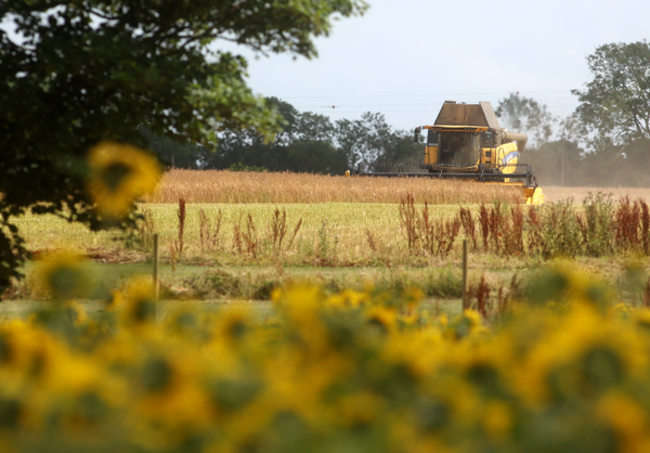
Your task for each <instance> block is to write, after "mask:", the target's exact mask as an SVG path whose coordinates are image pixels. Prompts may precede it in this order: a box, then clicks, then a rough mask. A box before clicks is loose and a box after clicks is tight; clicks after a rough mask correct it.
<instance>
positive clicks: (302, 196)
mask: <svg viewBox="0 0 650 453" xmlns="http://www.w3.org/2000/svg"><path fill="white" fill-rule="evenodd" d="M408 193H410V194H412V195H413V197H414V199H415V202H416V203H424V201H427V202H428V203H429V204H466V203H492V202H494V201H495V200H499V201H501V202H504V203H511V204H516V203H522V202H523V201H524V198H523V195H522V191H521V189H520V188H519V187H517V186H504V185H500V184H481V183H476V182H468V181H456V180H438V179H432V178H361V177H354V176H353V177H348V178H346V177H344V176H328V175H314V174H306V173H255V172H231V171H218V170H171V171H169V172H167V173H166V174H165V175H164V177H163V179H162V182H161V184H160V186H159V187H158V190H157V191H156V193H155V194H153V195H151V196H149V197H147V198H145V201H146V202H149V203H176V202H178V199H179V198H181V197H182V198H184V199H185V200H186V201H187V202H188V203H341V202H343V203H396V204H397V203H399V202H400V199H401V198H402V197H404V196H406V194H408Z"/></svg>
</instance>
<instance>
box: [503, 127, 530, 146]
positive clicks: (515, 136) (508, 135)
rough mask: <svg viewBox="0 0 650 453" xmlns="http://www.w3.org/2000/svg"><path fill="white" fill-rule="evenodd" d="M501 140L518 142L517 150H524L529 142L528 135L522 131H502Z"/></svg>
mask: <svg viewBox="0 0 650 453" xmlns="http://www.w3.org/2000/svg"><path fill="white" fill-rule="evenodd" d="M501 142H503V143H505V142H517V150H518V151H523V150H524V148H525V147H526V143H528V136H527V135H526V134H522V133H520V132H508V131H506V130H502V131H501Z"/></svg>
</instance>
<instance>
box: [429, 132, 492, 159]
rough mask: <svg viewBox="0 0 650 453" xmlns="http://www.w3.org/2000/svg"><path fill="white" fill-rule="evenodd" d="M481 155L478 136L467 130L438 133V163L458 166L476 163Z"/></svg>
mask: <svg viewBox="0 0 650 453" xmlns="http://www.w3.org/2000/svg"><path fill="white" fill-rule="evenodd" d="M480 156H481V151H480V137H479V135H478V134H473V133H468V132H445V133H441V134H440V141H439V144H438V163H439V164H448V165H453V166H458V167H472V166H474V165H477V163H478V160H479V158H480Z"/></svg>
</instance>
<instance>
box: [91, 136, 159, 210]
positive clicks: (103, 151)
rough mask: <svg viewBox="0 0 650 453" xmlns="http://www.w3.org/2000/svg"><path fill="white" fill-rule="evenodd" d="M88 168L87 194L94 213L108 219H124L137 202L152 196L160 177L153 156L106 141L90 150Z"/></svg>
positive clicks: (131, 147)
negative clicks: (141, 198)
mask: <svg viewBox="0 0 650 453" xmlns="http://www.w3.org/2000/svg"><path fill="white" fill-rule="evenodd" d="M88 166H89V167H90V172H89V175H88V192H89V193H90V196H91V198H92V200H93V202H94V203H95V205H96V209H97V212H98V213H99V214H100V215H101V216H103V217H106V218H110V219H121V218H123V217H124V216H125V215H126V214H127V213H128V212H129V210H130V208H131V205H132V203H133V201H134V200H135V199H136V198H138V197H140V196H142V195H145V194H147V193H151V192H153V190H154V189H155V188H156V185H157V184H158V181H159V179H160V175H161V169H160V165H159V164H158V161H157V160H156V159H155V158H154V157H153V156H152V155H150V154H148V153H146V152H144V151H142V150H140V149H138V148H136V147H134V146H131V145H126V144H119V143H115V142H108V141H105V142H101V143H99V144H98V145H96V146H95V147H94V148H92V149H91V150H90V152H89V154H88Z"/></svg>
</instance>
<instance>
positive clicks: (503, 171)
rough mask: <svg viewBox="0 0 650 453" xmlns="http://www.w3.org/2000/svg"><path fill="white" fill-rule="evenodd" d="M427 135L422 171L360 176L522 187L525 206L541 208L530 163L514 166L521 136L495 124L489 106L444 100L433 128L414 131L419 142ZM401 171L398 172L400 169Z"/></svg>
mask: <svg viewBox="0 0 650 453" xmlns="http://www.w3.org/2000/svg"><path fill="white" fill-rule="evenodd" d="M423 131H426V139H425V152H424V162H423V163H422V164H420V168H422V169H426V170H428V171H427V172H414V173H405V172H403V171H400V172H397V173H391V172H373V173H363V172H359V174H360V175H362V176H418V177H437V178H457V179H468V180H475V181H479V182H484V183H497V184H513V185H518V186H521V187H522V189H523V193H524V196H525V197H526V204H535V205H536V204H542V203H543V202H544V195H543V193H542V189H541V188H539V187H537V180H536V179H535V175H534V174H533V172H532V170H531V167H530V164H522V163H519V156H520V153H521V152H522V151H523V150H524V148H525V147H526V142H527V141H528V137H527V136H526V134H522V133H514V132H509V131H507V130H506V129H504V128H502V127H501V126H500V125H499V121H498V120H497V117H496V114H495V113H494V109H493V108H492V105H491V104H490V103H489V102H480V103H478V104H464V103H461V104H459V103H456V102H454V101H446V102H445V103H444V104H443V106H442V109H441V110H440V113H439V114H438V118H437V119H436V121H435V123H434V124H433V125H432V126H422V127H418V128H416V129H415V134H414V140H415V141H416V142H418V143H420V142H421V136H422V132H423ZM400 170H401V169H400Z"/></svg>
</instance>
